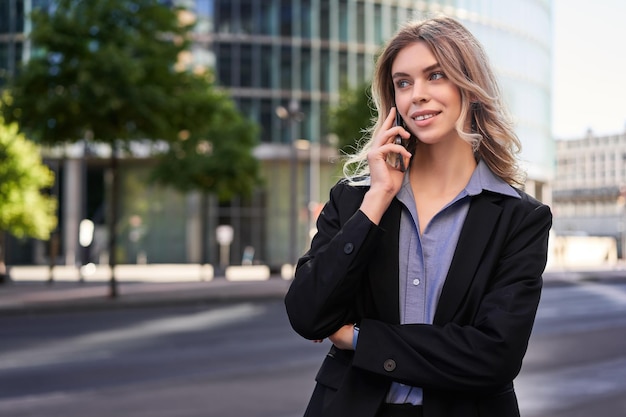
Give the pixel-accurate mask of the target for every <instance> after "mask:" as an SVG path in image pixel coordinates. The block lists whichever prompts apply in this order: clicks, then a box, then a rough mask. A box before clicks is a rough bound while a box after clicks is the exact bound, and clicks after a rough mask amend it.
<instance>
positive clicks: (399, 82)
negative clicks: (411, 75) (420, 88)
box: [396, 80, 409, 88]
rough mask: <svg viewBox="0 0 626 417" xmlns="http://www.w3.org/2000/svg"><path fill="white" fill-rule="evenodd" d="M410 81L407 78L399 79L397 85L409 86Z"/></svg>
mask: <svg viewBox="0 0 626 417" xmlns="http://www.w3.org/2000/svg"><path fill="white" fill-rule="evenodd" d="M408 85H409V82H408V81H407V80H398V81H397V82H396V87H398V88H404V87H408Z"/></svg>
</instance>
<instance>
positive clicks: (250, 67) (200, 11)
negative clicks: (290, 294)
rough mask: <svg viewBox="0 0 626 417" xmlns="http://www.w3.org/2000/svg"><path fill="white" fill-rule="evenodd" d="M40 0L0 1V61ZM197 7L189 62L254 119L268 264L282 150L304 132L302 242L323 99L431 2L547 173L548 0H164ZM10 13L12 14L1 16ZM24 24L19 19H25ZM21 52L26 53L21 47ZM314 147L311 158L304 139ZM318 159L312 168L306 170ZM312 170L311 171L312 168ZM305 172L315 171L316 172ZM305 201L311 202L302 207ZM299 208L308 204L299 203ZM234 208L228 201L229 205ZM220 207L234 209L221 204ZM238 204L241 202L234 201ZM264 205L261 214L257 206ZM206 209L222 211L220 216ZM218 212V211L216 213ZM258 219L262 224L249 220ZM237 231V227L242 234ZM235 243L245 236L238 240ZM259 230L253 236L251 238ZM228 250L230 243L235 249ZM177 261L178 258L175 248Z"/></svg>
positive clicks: (364, 67)
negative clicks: (291, 112) (490, 72)
mask: <svg viewBox="0 0 626 417" xmlns="http://www.w3.org/2000/svg"><path fill="white" fill-rule="evenodd" d="M48 3H49V2H48V1H46V0H4V1H2V2H0V4H1V6H0V7H1V9H0V12H1V13H2V14H1V15H0V70H5V71H9V72H10V71H13V70H14V68H15V63H16V62H18V61H19V60H21V59H22V58H27V57H22V54H23V52H22V51H23V49H22V48H23V46H22V45H23V32H24V31H25V30H26V29H25V27H26V25H27V22H25V21H24V18H23V16H24V12H25V10H28V9H29V8H30V7H36V6H41V5H45V4H48ZM170 3H173V4H179V5H182V6H185V7H187V8H189V9H190V10H191V11H192V12H193V13H194V14H195V16H196V19H197V25H196V28H195V34H194V36H195V38H194V40H195V45H194V50H193V52H194V56H195V59H196V64H197V65H204V66H208V67H211V68H214V70H215V74H216V77H217V80H218V83H219V84H220V85H222V86H224V87H225V88H227V89H228V90H229V91H230V92H231V95H232V97H233V98H234V100H235V101H236V103H237V105H238V107H239V108H240V110H241V111H242V112H244V113H245V114H246V115H247V116H248V117H250V118H251V119H252V120H254V121H256V122H257V123H259V125H260V126H261V131H260V136H261V137H260V140H261V145H260V146H259V147H258V149H257V152H256V154H257V156H258V157H259V159H260V160H261V161H262V164H263V173H264V175H265V183H266V184H267V186H266V187H265V189H264V190H263V191H262V192H261V194H262V196H261V197H259V198H258V199H257V201H259V202H261V203H259V204H262V205H263V206H262V207H252V208H250V210H251V211H252V212H254V213H256V214H255V215H256V216H257V217H256V218H255V220H253V221H252V220H250V221H246V222H247V223H246V224H248V225H250V226H249V227H252V228H256V229H258V230H259V232H258V233H257V234H256V235H257V236H260V237H259V238H257V239H256V241H255V243H254V244H255V245H260V248H259V247H257V253H262V254H263V255H262V256H263V258H264V259H263V260H264V261H265V262H266V263H268V264H271V265H277V264H280V263H282V262H285V261H286V260H287V253H288V252H289V250H290V248H289V242H288V239H287V238H286V237H287V236H288V234H289V233H291V231H289V230H288V224H287V222H286V221H285V219H286V218H287V217H288V216H290V215H293V210H294V208H292V207H290V206H289V195H288V194H289V193H288V192H286V190H288V189H289V184H288V182H289V180H290V175H289V174H288V173H289V172H290V171H289V169H290V168H289V158H290V156H289V155H290V152H289V149H290V148H291V146H292V144H293V143H294V141H295V140H296V139H304V140H305V141H307V142H308V143H309V148H308V149H309V151H306V150H305V151H298V152H300V153H299V154H298V158H297V160H298V167H297V173H298V175H297V179H295V180H296V181H297V188H298V190H299V195H298V199H297V200H298V207H297V208H296V209H295V210H296V214H297V216H298V219H297V220H298V230H297V252H298V253H301V252H302V251H303V250H304V249H305V248H306V246H307V245H308V238H309V237H308V226H310V223H309V221H310V216H311V211H310V210H309V208H310V206H311V204H312V203H315V202H320V201H325V199H326V198H327V192H328V189H329V188H330V186H331V185H332V184H333V183H334V182H335V181H336V180H337V178H338V177H337V175H338V164H335V163H334V161H335V158H334V157H333V153H332V150H331V148H332V146H330V144H331V141H330V139H329V138H331V136H330V135H329V134H330V133H331V132H329V131H328V127H327V117H326V112H327V109H328V108H329V107H330V106H332V105H334V104H335V103H337V102H338V99H339V92H340V91H341V89H342V87H344V86H356V85H358V84H360V83H362V82H363V81H368V80H369V79H370V77H371V74H372V72H373V69H374V60H375V56H376V54H377V52H378V51H379V50H380V47H381V45H382V44H383V42H384V41H385V40H386V39H388V38H389V37H391V36H392V34H393V33H394V32H395V31H396V30H397V28H398V26H399V25H400V24H402V23H403V22H405V21H407V20H409V19H419V18H423V17H426V16H428V15H431V14H433V13H443V14H447V15H451V16H453V17H455V18H457V19H459V20H461V21H462V22H463V23H464V24H466V25H467V26H468V28H469V29H470V30H471V31H472V32H473V33H474V34H475V35H476V36H477V37H478V38H479V40H480V41H481V42H482V43H483V44H484V45H485V47H486V49H487V52H488V54H489V56H490V57H491V60H492V63H493V64H494V66H495V68H496V70H497V73H498V75H499V77H500V81H501V84H502V87H503V90H504V94H505V99H506V101H507V102H508V104H509V106H510V111H511V113H512V115H513V116H514V118H515V120H516V122H517V132H518V135H519V137H520V139H521V141H522V145H523V153H522V158H523V160H524V163H525V167H526V168H527V170H528V174H529V182H528V187H529V191H530V192H531V193H534V194H535V195H537V196H538V197H540V198H541V197H542V196H547V195H548V194H547V193H546V192H545V191H544V190H543V188H544V186H546V184H547V183H548V181H550V179H551V177H552V175H553V174H552V173H553V161H554V152H553V144H552V139H551V134H550V125H551V115H550V101H551V96H550V94H551V88H550V81H551V72H552V69H551V68H552V62H551V59H552V58H551V57H552V1H551V0H508V1H499V0H456V1H455V0H439V1H434V0H431V1H425V0H419V1H417V0H413V1H411V0H170ZM10 16H15V17H16V19H12V18H10ZM26 31H27V30H26ZM24 55H26V54H24ZM290 102H296V103H297V104H298V106H299V110H300V111H301V112H302V113H303V114H304V118H303V119H302V120H301V121H299V122H298V123H295V126H291V128H289V127H288V126H287V122H286V121H284V120H281V119H280V118H279V117H277V115H276V109H277V108H279V107H280V106H283V107H287V106H288V105H289V103H290ZM320 146H321V148H322V151H323V152H322V156H321V157H319V156H317V157H316V158H317V159H314V157H313V156H312V155H313V152H311V149H316V147H320ZM324 152H326V153H324ZM314 164H317V169H318V171H315V170H314V169H313V168H314ZM316 172H319V173H320V174H316ZM314 176H315V177H314ZM307 206H308V207H309V208H307ZM307 210H309V212H308V214H307ZM234 211H235V212H237V210H234ZM228 212H229V213H230V212H233V209H232V208H231V209H229V210H228ZM240 212H246V210H240V211H239V212H237V213H240ZM259 213H261V214H262V216H261V217H262V218H261V217H259ZM222 217H223V216H221V215H220V216H217V217H215V218H216V219H218V220H216V221H224V222H231V221H230V220H229V219H228V216H225V217H223V218H222ZM220 219H221V220H220ZM257 222H259V223H260V224H257ZM245 233H246V232H245V231H242V232H241V234H240V236H244V235H245ZM241 239H242V240H241V241H239V242H238V244H239V245H240V246H241V247H243V246H244V245H246V244H248V243H246V242H244V241H243V239H244V238H243V237H241ZM259 240H261V241H260V242H259ZM237 256H240V255H237V254H233V257H234V259H236V257H237ZM180 261H184V259H181V260H180Z"/></svg>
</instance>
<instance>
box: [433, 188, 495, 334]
mask: <svg viewBox="0 0 626 417" xmlns="http://www.w3.org/2000/svg"><path fill="white" fill-rule="evenodd" d="M501 212H502V208H501V207H500V206H498V205H497V204H494V203H493V201H492V198H490V195H487V196H485V194H480V195H478V196H476V197H474V198H473V200H472V202H471V203H470V208H469V211H468V212H467V217H466V219H465V223H464V224H463V228H462V229H461V234H460V235H459V241H458V243H457V247H456V250H455V252H454V256H453V258H452V263H451V264H450V269H449V271H448V275H447V277H446V282H445V283H444V285H443V289H442V291H441V296H440V298H439V302H438V304H437V311H436V312H435V318H434V323H435V324H442V323H447V322H449V321H450V320H452V318H453V317H454V314H455V313H456V311H457V309H458V307H459V305H460V304H461V301H462V300H463V298H464V296H465V293H466V292H467V290H468V288H469V287H470V285H471V283H472V280H473V279H474V275H475V273H476V270H477V268H478V265H479V263H480V260H481V258H482V254H483V252H484V251H485V249H486V248H487V245H488V244H489V242H490V238H491V235H492V233H493V230H494V228H495V226H496V224H497V222H498V219H499V218H500V213H501Z"/></svg>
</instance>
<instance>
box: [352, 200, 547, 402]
mask: <svg viewBox="0 0 626 417" xmlns="http://www.w3.org/2000/svg"><path fill="white" fill-rule="evenodd" d="M529 206H531V204H530V203H528V200H526V205H525V208H524V213H519V212H518V213H517V215H510V214H509V217H511V218H515V219H516V220H514V221H511V222H510V223H509V224H504V225H503V224H502V223H501V224H500V226H501V228H503V229H506V230H504V231H503V232H501V234H502V237H498V238H497V239H496V241H493V242H492V244H491V245H490V247H489V250H488V251H489V253H487V254H485V256H484V257H483V258H481V263H480V266H479V270H478V271H477V272H476V275H474V276H473V277H470V278H471V279H472V284H471V286H470V288H469V290H468V292H467V294H466V295H465V298H464V300H463V301H462V303H461V305H460V306H459V308H458V313H457V314H456V315H455V317H453V318H452V320H449V321H448V322H446V323H439V324H437V323H436V324H432V325H430V324H406V325H397V324H389V323H384V322H382V321H380V320H373V319H364V320H363V321H362V322H361V323H360V333H359V339H358V343H357V346H356V351H355V355H354V362H353V366H355V367H357V368H361V369H364V370H367V371H370V372H373V373H376V374H379V375H381V376H384V377H386V378H389V379H391V380H393V381H397V382H402V383H405V384H408V385H412V386H417V387H421V388H424V389H425V390H427V389H434V390H455V391H481V390H490V389H494V388H496V387H501V386H503V385H504V384H507V383H510V382H511V381H512V380H513V379H514V378H515V377H516V376H517V374H518V373H519V370H520V368H521V363H522V358H523V356H524V354H525V352H526V348H527V345H528V340H529V338H530V333H531V330H532V326H533V322H534V319H535V314H536V310H537V307H538V303H539V299H540V294H541V287H542V279H541V275H542V273H543V270H544V268H545V264H546V259H547V243H548V233H549V230H550V227H551V220H552V215H551V213H550V209H549V208H548V207H547V206H544V205H538V204H532V208H531V209H529ZM520 218H521V220H520ZM457 250H462V248H457ZM441 302H445V301H444V300H440V303H441Z"/></svg>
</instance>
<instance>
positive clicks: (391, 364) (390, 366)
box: [383, 359, 396, 372]
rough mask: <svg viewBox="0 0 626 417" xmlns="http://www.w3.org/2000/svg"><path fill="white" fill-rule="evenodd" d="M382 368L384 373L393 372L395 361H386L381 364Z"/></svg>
mask: <svg viewBox="0 0 626 417" xmlns="http://www.w3.org/2000/svg"><path fill="white" fill-rule="evenodd" d="M383 368H385V371H387V372H392V371H394V370H395V369H396V361H394V360H393V359H387V360H386V361H385V363H383Z"/></svg>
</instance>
